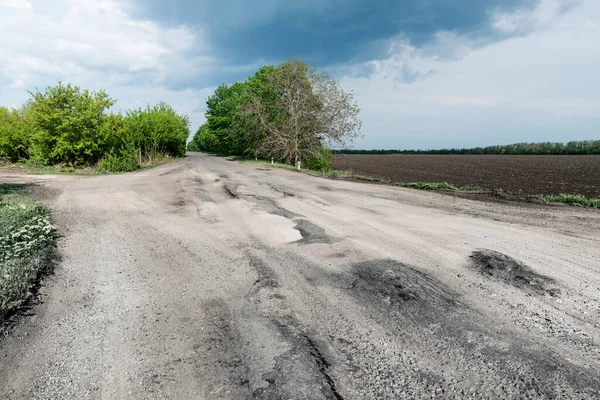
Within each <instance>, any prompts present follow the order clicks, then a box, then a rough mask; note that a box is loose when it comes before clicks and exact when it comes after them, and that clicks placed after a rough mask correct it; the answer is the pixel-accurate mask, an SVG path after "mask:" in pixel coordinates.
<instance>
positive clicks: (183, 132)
mask: <svg viewBox="0 0 600 400" xmlns="http://www.w3.org/2000/svg"><path fill="white" fill-rule="evenodd" d="M123 122H124V124H123V129H124V134H125V137H126V138H127V141H128V142H131V143H133V144H134V145H135V147H136V148H137V149H139V151H140V153H141V155H142V158H143V159H144V160H148V161H151V160H152V159H155V158H163V157H164V156H165V155H171V156H175V157H183V156H184V155H185V149H186V141H187V138H188V136H189V135H190V121H189V119H188V117H186V116H182V115H179V114H177V113H176V112H175V110H173V109H172V108H171V107H170V106H169V105H167V104H165V103H159V104H158V105H156V106H154V107H150V106H148V107H146V109H141V108H140V109H138V110H133V111H130V112H128V113H127V114H126V116H125V119H124V121H123Z"/></svg>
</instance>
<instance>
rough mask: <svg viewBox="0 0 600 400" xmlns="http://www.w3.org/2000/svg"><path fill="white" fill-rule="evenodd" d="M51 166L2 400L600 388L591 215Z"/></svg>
mask: <svg viewBox="0 0 600 400" xmlns="http://www.w3.org/2000/svg"><path fill="white" fill-rule="evenodd" d="M0 178H2V179H9V180H11V181H14V180H15V179H17V180H18V179H29V180H36V179H37V180H38V181H39V183H40V186H41V188H42V189H40V192H39V194H40V195H41V196H43V198H44V200H45V201H46V202H47V203H48V204H49V205H50V206H51V207H52V208H53V210H54V211H55V217H56V220H57V224H58V226H59V228H60V231H61V234H62V238H61V239H60V241H59V249H58V250H59V253H60V256H61V259H62V261H61V262H60V264H58V265H57V266H56V269H55V273H54V275H53V276H51V277H49V278H47V279H46V280H45V282H44V283H43V285H42V288H41V291H40V293H41V294H40V304H37V305H35V307H34V308H33V309H32V310H29V311H28V314H27V315H21V316H20V317H19V318H18V320H16V322H17V323H16V324H13V326H12V327H11V328H10V329H8V330H7V331H5V333H4V337H3V338H1V339H0V398H8V399H30V398H42V399H54V398H61V399H81V398H131V399H138V398H139V399H165V398H200V399H241V398H242V399H244V398H246V399H334V400H335V399H386V398H389V399H397V398H407V399H412V398H460V399H465V398H472V399H480V398H502V399H510V398H514V399H520V398H541V399H543V398H569V399H586V398H587V399H594V398H600V346H599V343H600V342H599V341H600V307H599V304H600V301H599V300H600V291H599V290H598V288H599V287H600V212H599V211H598V210H591V209H581V208H575V207H561V206H544V207H542V206H537V205H529V204H519V203H514V204H501V203H486V202H479V201H471V200H466V199H459V198H454V197H450V196H445V195H443V194H441V193H430V192H420V191H416V190H412V189H404V188H397V187H386V186H380V185H371V184H361V183H354V182H346V181H336V180H325V179H322V178H318V177H313V176H310V175H305V174H298V173H294V172H290V171H286V170H281V169H273V168H265V167H262V166H261V167H257V166H256V165H252V164H242V163H237V162H232V161H228V160H227V159H224V158H219V157H212V156H207V155H201V154H191V155H190V156H189V157H188V158H187V159H186V160H185V161H181V162H177V163H173V164H169V165H164V166H162V167H159V168H156V169H152V170H146V171H141V172H138V173H134V174H125V175H114V176H94V177H68V178H65V177H60V178H56V179H55V178H53V177H49V176H45V177H39V178H38V177H34V176H29V175H27V176H21V177H6V176H0Z"/></svg>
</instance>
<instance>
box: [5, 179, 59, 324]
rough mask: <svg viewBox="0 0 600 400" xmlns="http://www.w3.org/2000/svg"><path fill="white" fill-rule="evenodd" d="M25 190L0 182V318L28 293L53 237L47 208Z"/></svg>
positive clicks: (18, 304)
mask: <svg viewBox="0 0 600 400" xmlns="http://www.w3.org/2000/svg"><path fill="white" fill-rule="evenodd" d="M25 190H26V187H25V186H24V185H11V184H0V321H1V320H2V319H3V318H4V317H5V316H6V315H7V314H8V313H10V312H11V311H13V310H15V309H16V308H17V307H19V306H20V305H21V304H22V303H23V302H24V301H26V300H27V299H28V298H29V297H30V296H31V289H32V288H33V287H34V285H35V282H36V281H37V279H38V278H39V275H40V274H41V273H43V272H44V270H45V269H46V268H47V267H48V252H49V250H50V249H51V248H52V246H53V243H54V240H55V238H56V228H55V227H54V225H53V223H52V218H51V215H50V212H49V210H48V209H47V208H46V207H45V206H43V205H42V204H40V203H38V202H35V201H33V200H31V199H30V198H28V197H27V196H26V193H25Z"/></svg>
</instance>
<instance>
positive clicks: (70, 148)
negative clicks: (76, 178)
mask: <svg viewBox="0 0 600 400" xmlns="http://www.w3.org/2000/svg"><path fill="white" fill-rule="evenodd" d="M113 104H115V100H113V99H111V98H110V97H109V96H108V94H106V92H105V91H103V90H100V91H98V92H90V91H89V90H81V89H80V88H79V87H78V86H72V85H71V84H67V85H64V84H62V82H58V84H57V85H56V86H51V87H48V88H46V90H45V91H44V92H39V91H36V92H35V93H32V99H31V100H29V104H28V106H29V107H30V109H31V112H32V117H33V120H34V121H35V125H36V127H37V128H38V129H37V131H36V132H35V135H34V136H33V138H32V154H31V155H32V158H33V159H34V160H35V161H37V162H40V163H42V164H58V163H70V164H74V165H88V164H90V163H93V162H95V161H96V160H97V159H98V158H99V157H100V156H101V155H102V154H103V153H104V152H106V148H105V146H106V140H105V138H104V137H101V133H102V131H101V130H100V129H99V128H100V126H101V125H102V124H103V122H104V121H105V120H106V118H107V111H108V109H109V108H110V107H111V106H112V105H113Z"/></svg>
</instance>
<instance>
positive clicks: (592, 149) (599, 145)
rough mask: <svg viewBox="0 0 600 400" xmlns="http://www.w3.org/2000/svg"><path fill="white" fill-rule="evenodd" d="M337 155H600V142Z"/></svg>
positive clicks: (376, 151)
mask: <svg viewBox="0 0 600 400" xmlns="http://www.w3.org/2000/svg"><path fill="white" fill-rule="evenodd" d="M335 153H336V154H471V155H483V154H495V155H561V154H564V155H586V154H600V140H578V141H571V142H568V143H552V142H539V143H514V144H507V145H498V146H487V147H472V148H467V149H439V150H385V149H380V150H353V149H345V150H336V151H335Z"/></svg>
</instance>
